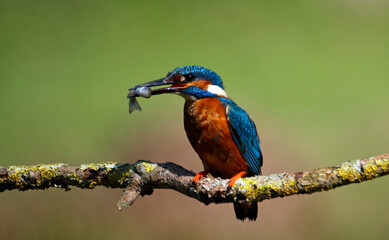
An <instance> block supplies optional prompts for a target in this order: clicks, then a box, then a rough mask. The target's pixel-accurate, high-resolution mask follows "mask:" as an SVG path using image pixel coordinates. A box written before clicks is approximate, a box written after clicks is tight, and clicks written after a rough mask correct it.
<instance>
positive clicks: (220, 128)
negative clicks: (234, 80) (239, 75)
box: [128, 65, 263, 221]
mask: <svg viewBox="0 0 389 240" xmlns="http://www.w3.org/2000/svg"><path fill="white" fill-rule="evenodd" d="M164 85H169V86H167V87H163V88H157V89H153V90H150V87H156V86H164ZM134 89H149V90H150V91H151V92H150V94H149V95H148V97H149V96H150V95H158V94H165V93H174V94H177V95H179V96H182V97H183V98H184V99H185V105H184V127H185V132H186V135H187V137H188V139H189V141H190V143H191V145H192V147H193V148H194V150H195V151H196V153H197V154H198V155H199V157H200V159H201V161H202V163H203V166H204V170H203V171H201V172H199V173H198V174H196V176H195V177H194V178H193V181H194V182H195V183H197V182H198V181H199V180H200V179H201V178H203V177H205V176H207V175H208V174H211V175H212V176H213V177H220V178H224V179H230V180H229V183H228V186H229V187H230V188H231V187H232V186H233V185H234V184H235V182H236V181H237V180H238V179H239V178H242V177H244V176H245V177H249V176H255V175H261V167H262V163H263V156H262V152H261V147H260V141H259V137H258V134H257V129H256V126H255V124H254V122H253V121H252V120H251V118H250V117H249V115H248V114H247V113H246V111H245V110H243V109H242V108H240V107H239V106H238V105H237V104H236V103H235V102H234V101H233V100H232V99H231V98H229V97H228V95H227V93H226V91H225V89H224V85H223V81H222V79H221V77H220V76H219V75H218V74H217V73H215V72H214V71H212V70H210V69H207V68H205V67H201V66H196V65H194V66H184V67H177V68H175V69H174V70H173V71H170V72H169V73H168V74H167V75H166V77H164V78H161V79H158V80H155V81H151V82H148V83H145V84H141V85H137V86H136V87H135V88H132V89H130V93H129V94H128V98H132V97H134V94H133V92H134V91H132V92H131V90H134ZM130 102H131V100H130ZM234 209H235V215H236V218H237V219H239V220H242V221H244V220H245V219H246V218H247V219H249V220H251V221H255V220H256V219H257V215H258V203H256V202H255V203H249V202H246V201H241V202H239V201H238V202H234Z"/></svg>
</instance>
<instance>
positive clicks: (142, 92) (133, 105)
mask: <svg viewBox="0 0 389 240" xmlns="http://www.w3.org/2000/svg"><path fill="white" fill-rule="evenodd" d="M129 91H130V92H129V93H128V95H127V98H129V99H130V101H129V112H130V113H132V112H133V111H135V110H139V111H142V108H141V107H140V105H139V103H138V100H137V99H136V98H137V97H144V98H149V97H151V89H150V88H148V87H137V86H135V87H134V88H131V89H130V90H129Z"/></svg>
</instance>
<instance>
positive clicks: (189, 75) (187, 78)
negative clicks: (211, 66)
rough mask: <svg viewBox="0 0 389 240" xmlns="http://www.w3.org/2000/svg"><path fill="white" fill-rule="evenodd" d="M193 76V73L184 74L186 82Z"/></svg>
mask: <svg viewBox="0 0 389 240" xmlns="http://www.w3.org/2000/svg"><path fill="white" fill-rule="evenodd" d="M194 78H195V77H194V75H193V74H186V75H185V80H186V81H188V82H190V81H193V79H194Z"/></svg>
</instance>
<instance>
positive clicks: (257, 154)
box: [219, 98, 262, 175]
mask: <svg viewBox="0 0 389 240" xmlns="http://www.w3.org/2000/svg"><path fill="white" fill-rule="evenodd" d="M219 100H220V101H221V102H222V103H223V105H224V106H225V107H226V109H227V121H228V125H229V127H230V131H231V134H232V137H233V139H234V142H235V144H236V145H237V146H238V149H239V151H240V153H241V154H242V156H243V158H244V159H245V160H246V162H247V163H248V165H249V167H250V170H251V171H252V173H253V174H254V175H258V174H261V166H262V152H261V147H260V145H259V138H258V135H257V129H256V127H255V124H254V122H253V121H252V120H251V119H250V117H249V115H248V114H247V113H246V111H245V110H243V109H242V108H240V107H239V106H238V105H236V103H235V102H234V101H232V100H231V99H228V98H219Z"/></svg>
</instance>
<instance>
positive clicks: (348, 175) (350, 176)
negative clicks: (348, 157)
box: [338, 160, 361, 182]
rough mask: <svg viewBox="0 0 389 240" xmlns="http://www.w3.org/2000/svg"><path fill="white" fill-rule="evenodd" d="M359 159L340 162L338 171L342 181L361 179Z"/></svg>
mask: <svg viewBox="0 0 389 240" xmlns="http://www.w3.org/2000/svg"><path fill="white" fill-rule="evenodd" d="M360 165H361V164H360V161H359V160H358V161H356V162H345V163H342V165H341V166H340V168H339V170H338V172H339V175H340V176H341V177H342V180H343V181H346V180H347V181H349V182H356V181H358V182H360V181H361V173H360V169H361V168H360Z"/></svg>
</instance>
